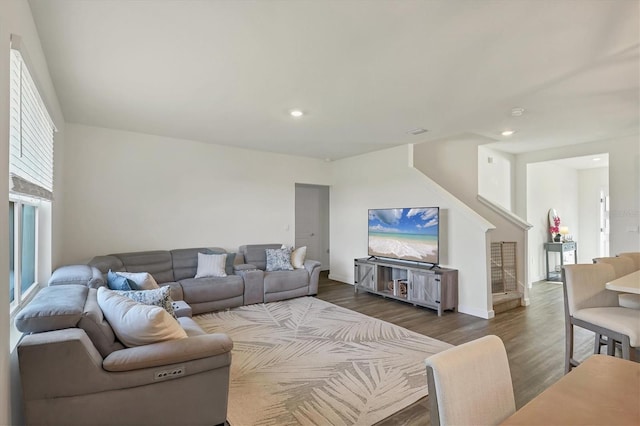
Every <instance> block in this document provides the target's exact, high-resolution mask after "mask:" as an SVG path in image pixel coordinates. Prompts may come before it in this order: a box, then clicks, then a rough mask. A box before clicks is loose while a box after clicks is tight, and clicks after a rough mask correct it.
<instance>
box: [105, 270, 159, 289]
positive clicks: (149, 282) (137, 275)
mask: <svg viewBox="0 0 640 426" xmlns="http://www.w3.org/2000/svg"><path fill="white" fill-rule="evenodd" d="M116 275H120V276H122V277H125V278H129V279H130V280H131V281H133V282H134V283H135V285H136V287H137V288H134V289H132V290H154V289H156V288H160V286H159V285H158V283H157V282H156V280H155V278H153V275H151V274H150V273H148V272H116Z"/></svg>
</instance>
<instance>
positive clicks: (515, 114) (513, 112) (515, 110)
mask: <svg viewBox="0 0 640 426" xmlns="http://www.w3.org/2000/svg"><path fill="white" fill-rule="evenodd" d="M522 114H524V108H520V107H516V108H511V116H512V117H520V116H521V115H522Z"/></svg>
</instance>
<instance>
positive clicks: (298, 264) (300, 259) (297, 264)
mask: <svg viewBox="0 0 640 426" xmlns="http://www.w3.org/2000/svg"><path fill="white" fill-rule="evenodd" d="M305 257H307V246H303V247H298V248H297V249H295V250H294V251H293V253H291V265H292V266H293V267H294V268H295V269H302V268H304V259H305Z"/></svg>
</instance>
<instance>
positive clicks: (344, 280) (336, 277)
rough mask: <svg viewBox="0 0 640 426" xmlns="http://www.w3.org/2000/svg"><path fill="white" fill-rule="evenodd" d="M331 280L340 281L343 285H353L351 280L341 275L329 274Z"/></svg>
mask: <svg viewBox="0 0 640 426" xmlns="http://www.w3.org/2000/svg"><path fill="white" fill-rule="evenodd" d="M329 279H330V280H333V281H340V282H341V283H345V284H349V285H353V283H352V282H351V280H350V279H349V278H346V277H343V276H340V275H335V274H331V273H329Z"/></svg>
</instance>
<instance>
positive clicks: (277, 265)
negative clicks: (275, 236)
mask: <svg viewBox="0 0 640 426" xmlns="http://www.w3.org/2000/svg"><path fill="white" fill-rule="evenodd" d="M266 254H267V267H266V268H265V269H266V271H267V272H272V271H293V266H292V265H291V249H290V248H288V247H286V248H280V249H266Z"/></svg>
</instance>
